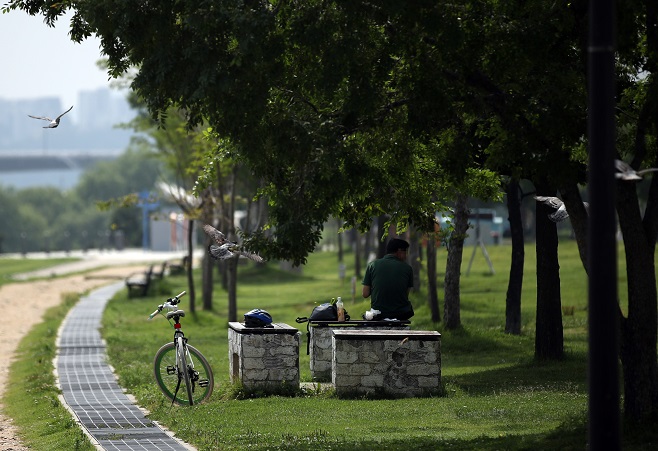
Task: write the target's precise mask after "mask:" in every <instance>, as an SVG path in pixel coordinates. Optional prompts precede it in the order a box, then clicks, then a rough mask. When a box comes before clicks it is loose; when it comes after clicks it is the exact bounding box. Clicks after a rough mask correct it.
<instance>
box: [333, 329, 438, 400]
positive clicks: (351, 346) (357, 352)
mask: <svg viewBox="0 0 658 451" xmlns="http://www.w3.org/2000/svg"><path fill="white" fill-rule="evenodd" d="M332 342H333V349H334V352H333V356H332V371H331V373H332V374H331V381H332V383H333V385H334V389H335V390H336V395H337V396H339V397H353V396H364V395H365V396H373V395H374V396H385V397H398V398H403V397H421V396H430V395H436V394H438V393H440V388H441V334H440V333H439V332H436V331H423V330H364V329H358V328H351V329H348V328H343V329H337V330H333V337H332Z"/></svg>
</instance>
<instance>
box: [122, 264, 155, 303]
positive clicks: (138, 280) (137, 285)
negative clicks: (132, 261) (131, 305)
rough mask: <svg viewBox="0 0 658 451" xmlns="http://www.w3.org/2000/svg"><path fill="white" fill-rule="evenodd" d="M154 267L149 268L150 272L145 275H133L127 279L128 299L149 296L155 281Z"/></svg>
mask: <svg viewBox="0 0 658 451" xmlns="http://www.w3.org/2000/svg"><path fill="white" fill-rule="evenodd" d="M153 266H154V265H151V266H149V269H148V271H146V272H143V273H133V274H130V275H129V276H128V277H126V288H128V297H129V298H133V297H144V296H146V295H147V294H148V291H149V288H150V286H151V280H152V279H153Z"/></svg>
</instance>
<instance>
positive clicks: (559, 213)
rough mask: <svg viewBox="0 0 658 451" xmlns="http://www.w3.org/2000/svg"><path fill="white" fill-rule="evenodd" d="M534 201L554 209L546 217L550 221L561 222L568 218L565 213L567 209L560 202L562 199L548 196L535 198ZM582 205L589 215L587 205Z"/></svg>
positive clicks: (584, 203)
mask: <svg viewBox="0 0 658 451" xmlns="http://www.w3.org/2000/svg"><path fill="white" fill-rule="evenodd" d="M535 200H536V201H537V202H542V203H544V204H546V205H548V206H549V207H551V208H554V209H555V211H554V212H553V213H550V214H549V215H548V219H550V220H551V221H553V222H562V221H564V220H565V219H567V218H568V217H569V213H567V207H566V206H565V205H564V202H562V199H560V198H558V197H550V196H535ZM583 205H584V206H585V210H587V211H588V213H589V204H588V203H587V202H583Z"/></svg>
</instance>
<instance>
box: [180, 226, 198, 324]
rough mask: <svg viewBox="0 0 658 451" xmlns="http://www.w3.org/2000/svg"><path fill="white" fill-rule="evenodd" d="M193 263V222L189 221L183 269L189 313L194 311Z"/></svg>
mask: <svg viewBox="0 0 658 451" xmlns="http://www.w3.org/2000/svg"><path fill="white" fill-rule="evenodd" d="M193 261H194V220H193V219H190V220H189V221H188V226H187V267H185V265H184V266H183V269H185V271H186V272H187V291H188V292H189V293H188V294H189V295H190V297H189V306H190V307H189V310H190V313H194V312H195V311H196V293H195V291H194V273H193V272H192V270H193V268H192V266H193V265H192V262H193Z"/></svg>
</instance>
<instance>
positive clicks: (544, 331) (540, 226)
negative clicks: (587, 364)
mask: <svg viewBox="0 0 658 451" xmlns="http://www.w3.org/2000/svg"><path fill="white" fill-rule="evenodd" d="M537 194H538V195H542V196H554V195H555V190H551V189H547V188H542V187H541V186H537ZM552 211H553V210H552V209H551V208H550V207H549V206H547V205H544V204H543V203H541V202H538V203H537V246H536V251H537V318H536V328H537V330H536V335H535V357H536V358H538V359H540V360H547V359H560V358H562V357H563V355H564V336H563V328H562V307H561V300H560V265H559V263H558V253H557V247H558V238H557V227H556V225H555V223H554V222H552V221H551V220H550V219H549V218H548V215H549V214H550V213H552Z"/></svg>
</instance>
